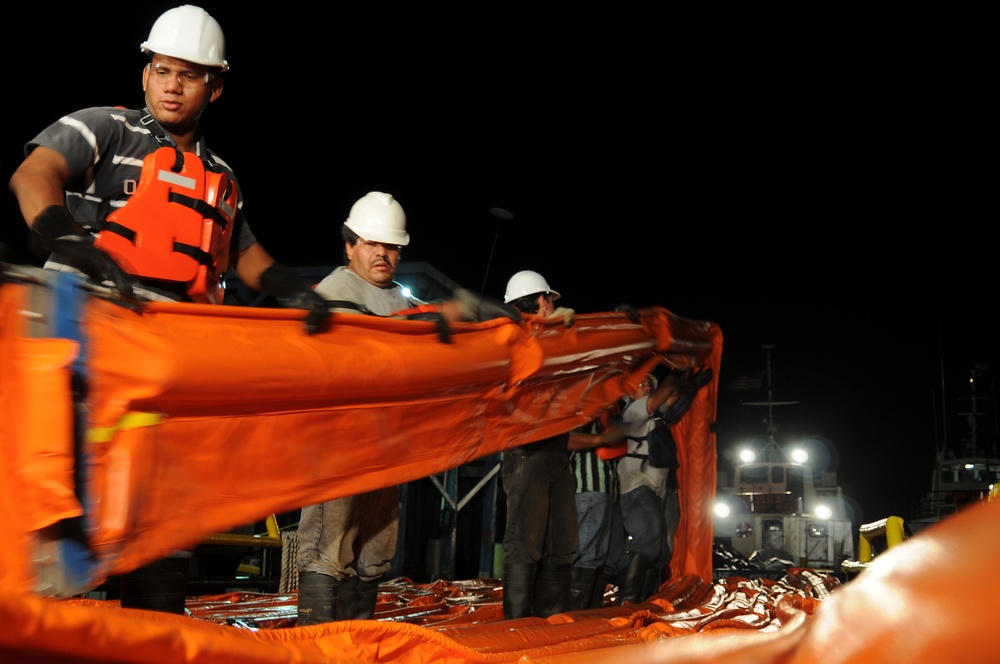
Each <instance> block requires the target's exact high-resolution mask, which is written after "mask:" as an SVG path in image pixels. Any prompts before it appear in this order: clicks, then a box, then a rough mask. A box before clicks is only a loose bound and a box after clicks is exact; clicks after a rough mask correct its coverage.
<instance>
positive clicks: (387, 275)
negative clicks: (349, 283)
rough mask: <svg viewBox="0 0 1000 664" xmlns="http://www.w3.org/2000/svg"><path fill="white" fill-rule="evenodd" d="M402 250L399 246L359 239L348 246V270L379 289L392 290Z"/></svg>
mask: <svg viewBox="0 0 1000 664" xmlns="http://www.w3.org/2000/svg"><path fill="white" fill-rule="evenodd" d="M400 256H401V249H400V246H399V245H398V244H384V243H382V242H372V241H370V240H365V239H363V238H358V241H357V242H355V243H354V244H348V245H347V259H348V260H349V261H350V264H349V265H348V268H349V269H351V270H353V271H354V272H355V273H356V274H357V275H358V276H359V277H361V278H362V279H364V280H365V281H367V282H368V283H370V284H372V285H374V286H378V287H379V288H390V287H391V286H392V283H393V282H392V280H393V277H395V275H396V267H397V266H398V265H399V258H400Z"/></svg>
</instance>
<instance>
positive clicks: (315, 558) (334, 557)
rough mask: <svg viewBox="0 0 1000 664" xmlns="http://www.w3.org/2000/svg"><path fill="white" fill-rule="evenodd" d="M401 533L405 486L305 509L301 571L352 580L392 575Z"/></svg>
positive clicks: (302, 521)
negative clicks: (400, 509) (400, 518)
mask: <svg viewBox="0 0 1000 664" xmlns="http://www.w3.org/2000/svg"><path fill="white" fill-rule="evenodd" d="M398 533H399V487H395V486H393V487H388V488H384V489H376V490H375V491H369V492H367V493H362V494H358V495H356V496H346V497H344V498H337V499H336V500H330V501H327V502H325V503H320V504H318V505H309V506H307V507H303V508H302V516H301V518H300V519H299V551H298V561H297V565H296V567H297V570H298V571H299V572H319V573H320V574H326V575H328V576H332V577H334V578H335V579H338V580H340V581H346V580H348V579H349V578H350V577H352V576H358V577H359V578H360V579H361V580H362V581H373V580H375V579H377V578H379V577H380V576H382V575H383V574H385V573H386V572H388V571H389V568H390V566H391V565H392V558H393V556H394V555H395V553H396V537H397V535H398Z"/></svg>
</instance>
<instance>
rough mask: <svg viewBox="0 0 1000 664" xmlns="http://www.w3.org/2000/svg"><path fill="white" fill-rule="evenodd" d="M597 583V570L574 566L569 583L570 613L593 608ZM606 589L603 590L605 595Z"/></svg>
mask: <svg viewBox="0 0 1000 664" xmlns="http://www.w3.org/2000/svg"><path fill="white" fill-rule="evenodd" d="M596 581H597V570H596V569H594V568H592V567H577V566H576V565H574V566H573V572H572V575H571V576H570V582H569V605H568V606H567V607H566V608H567V609H568V610H569V611H581V610H583V609H589V608H591V602H592V600H593V597H594V583H595V582H596ZM603 591H604V588H601V592H602V593H603Z"/></svg>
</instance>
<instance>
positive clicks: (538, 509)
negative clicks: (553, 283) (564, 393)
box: [500, 270, 579, 620]
mask: <svg viewBox="0 0 1000 664" xmlns="http://www.w3.org/2000/svg"><path fill="white" fill-rule="evenodd" d="M560 297H561V295H560V294H559V291H556V290H553V289H552V288H551V287H550V286H549V283H548V281H546V280H545V278H544V277H543V276H542V275H541V274H539V273H538V272H534V271H532V270H523V271H521V272H517V273H516V274H514V275H513V276H512V277H511V278H510V280H509V281H508V282H507V290H506V292H505V293H504V302H506V303H508V304H510V305H512V306H513V307H514V308H515V309H517V310H518V311H520V312H521V313H522V314H524V315H527V316H531V317H533V318H534V319H536V320H538V321H541V322H543V323H544V322H545V321H548V320H550V319H555V320H559V319H561V320H562V321H564V323H565V324H566V325H567V326H568V325H572V324H573V311H572V310H571V309H568V308H564V307H560V308H559V309H556V308H555V306H554V305H553V302H555V301H556V300H558V299H559V298H560ZM500 475H501V478H502V480H503V488H504V492H505V493H506V495H507V525H506V528H505V529H504V536H503V615H504V618H506V619H508V620H510V619H514V618H525V617H528V616H538V617H541V618H547V617H549V616H551V615H554V614H556V613H562V612H563V611H566V610H568V609H569V608H570V604H569V597H570V590H571V568H572V564H573V559H574V557H575V555H576V552H577V548H578V546H579V532H578V530H577V518H576V517H577V514H576V477H575V476H574V474H573V469H572V468H571V466H570V450H569V433H565V434H561V435H558V436H553V437H552V438H546V439H544V440H539V441H536V442H533V443H528V444H527V445H522V446H520V447H512V448H510V449H506V450H504V451H503V452H502V453H501V456H500Z"/></svg>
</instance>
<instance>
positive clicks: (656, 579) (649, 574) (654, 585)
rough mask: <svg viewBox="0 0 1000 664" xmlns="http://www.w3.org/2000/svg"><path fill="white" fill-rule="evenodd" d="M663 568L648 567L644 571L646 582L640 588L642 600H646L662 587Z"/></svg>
mask: <svg viewBox="0 0 1000 664" xmlns="http://www.w3.org/2000/svg"><path fill="white" fill-rule="evenodd" d="M663 581H664V578H663V568H662V567H650V568H649V569H648V570H646V581H645V583H644V584H643V587H642V595H643V598H645V599H648V598H650V597H652V596H653V595H655V594H656V593H658V592H659V591H660V586H662V585H663Z"/></svg>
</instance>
